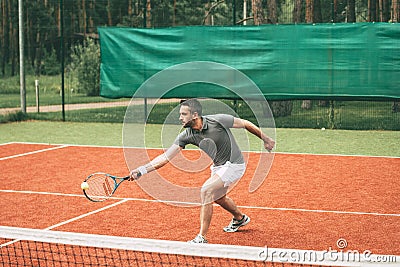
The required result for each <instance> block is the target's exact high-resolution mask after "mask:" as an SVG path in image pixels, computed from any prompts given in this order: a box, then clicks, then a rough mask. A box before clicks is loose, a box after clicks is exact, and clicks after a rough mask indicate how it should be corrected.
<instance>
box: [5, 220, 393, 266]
mask: <svg viewBox="0 0 400 267" xmlns="http://www.w3.org/2000/svg"><path fill="white" fill-rule="evenodd" d="M293 253H296V254H297V255H300V253H304V255H306V257H304V258H301V257H296V258H295V257H293V256H294V254H293ZM307 253H308V254H307ZM321 253H323V252H321V251H306V250H296V251H295V250H288V249H271V248H266V247H248V246H233V245H218V244H188V243H185V242H178V241H166V240H153V239H139V238H129V237H116V236H105V235H93V234H80V233H71V232H59V231H48V230H37V229H26V228H16V227H6V226H0V266H6V267H11V266H35V267H36V266H57V267H64V266H68V267H69V266H74V267H76V266H85V267H87V266H121V267H122V266H124V267H125V266H128V267H130V266H146V267H147V266H210V267H218V266H286V265H290V266H315V265H317V266H365V265H366V264H369V263H371V266H372V265H373V266H376V262H375V264H374V262H370V261H366V259H364V258H360V259H353V261H348V260H347V261H343V260H342V261H340V260H338V259H329V258H327V257H322V256H323V254H321ZM307 257H308V259H307ZM394 259H396V258H394ZM393 263H394V264H395V262H393ZM385 266H386V265H385Z"/></svg>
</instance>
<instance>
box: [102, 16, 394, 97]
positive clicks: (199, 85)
mask: <svg viewBox="0 0 400 267" xmlns="http://www.w3.org/2000/svg"><path fill="white" fill-rule="evenodd" d="M99 34H100V42H101V43H100V44H101V88H100V92H101V95H102V96H103V97H108V98H121V97H129V98H130V97H132V96H135V97H154V98H160V97H161V98H174V97H177V98H180V97H214V98H231V99H233V98H238V96H237V94H236V93H234V91H232V90H231V89H230V88H227V87H224V86H220V85H218V84H213V83H204V82H202V81H204V80H206V77H207V76H209V75H210V74H213V75H219V76H220V77H221V79H226V80H229V79H232V84H235V86H237V88H239V90H240V96H241V97H249V98H251V97H252V96H251V95H249V96H248V95H246V94H247V92H246V85H244V84H243V86H242V87H241V85H240V84H237V83H240V82H241V80H240V79H239V80H235V77H232V76H231V73H230V72H228V73H226V72H224V71H223V70H219V69H218V68H216V69H212V70H209V69H208V70H204V69H198V70H196V69H194V70H193V69H191V70H186V71H185V70H182V69H180V71H181V74H179V73H178V74H177V75H182V76H184V75H186V74H187V73H191V74H190V75H192V76H193V83H185V84H181V85H177V86H175V87H174V88H171V90H167V92H166V93H164V94H163V95H159V90H156V89H155V90H152V89H151V87H148V88H146V90H142V91H141V92H140V94H135V93H136V92H137V90H138V89H139V88H140V86H141V85H142V84H143V83H144V82H145V81H147V80H148V79H149V78H151V77H153V76H154V75H156V74H157V73H160V72H161V71H164V70H166V69H168V68H171V67H173V66H176V65H179V64H183V63H188V62H197V61H199V62H215V63H218V64H223V65H226V66H229V67H230V68H233V69H236V70H238V71H240V72H241V73H243V74H244V75H245V76H247V77H248V78H249V79H250V80H251V81H253V82H254V83H255V85H256V86H258V88H259V89H260V93H261V94H262V95H263V96H264V97H265V98H266V99H269V100H277V99H280V100H284V99H322V98H348V99H352V98H366V99H368V98H382V99H385V98H386V99H390V98H400V79H399V77H400V24H388V23H357V24H321V25H311V24H301V25H263V26H246V27H211V26H194V27H192V26H191V27H176V28H161V29H138V28H115V27H111V28H110V27H102V28H99ZM188 66H191V67H192V66H193V65H191V64H188ZM193 73H195V75H193ZM174 74H175V75H171V78H170V79H171V80H174V79H176V77H177V76H176V73H174ZM196 75H198V79H197V77H196ZM171 84H173V82H171ZM156 86H162V85H156ZM236 92H237V91H236ZM252 93H254V92H252Z"/></svg>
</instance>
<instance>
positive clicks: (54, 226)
mask: <svg viewBox="0 0 400 267" xmlns="http://www.w3.org/2000/svg"><path fill="white" fill-rule="evenodd" d="M127 201H128V199H122V200H120V201H118V202H116V203H113V204H111V205H108V206H105V207H103V208H100V209H97V210H94V211H91V212H88V213H85V214H82V215H80V216H77V217H75V218H72V219H69V220H66V221H63V222H60V223H57V224H54V225H52V226H49V227H47V228H45V229H43V230H51V229H54V228H56V227H60V226H62V225H64V224H68V223H71V222H73V221H76V220H79V219H82V218H85V217H87V216H90V215H93V214H96V213H99V212H101V211H104V210H107V209H110V208H113V207H115V206H118V205H120V204H122V203H125V202H127Z"/></svg>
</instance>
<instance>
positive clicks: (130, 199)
mask: <svg viewBox="0 0 400 267" xmlns="http://www.w3.org/2000/svg"><path fill="white" fill-rule="evenodd" d="M0 193H20V194H37V195H53V196H67V197H84V196H83V195H76V194H64V193H52V192H36V191H17V190H2V189H0ZM110 199H114V200H121V201H124V202H126V201H139V202H151V203H165V204H178V205H190V206H198V205H199V203H192V202H180V201H167V200H165V201H164V200H157V199H145V198H120V197H111V198H110ZM214 206H217V207H218V206H219V205H217V204H214ZM238 207H239V208H242V209H253V210H274V211H296V212H310V213H331V214H348V215H368V216H386V217H400V214H397V213H379V212H363V211H340V210H318V209H302V208H280V207H261V206H240V205H238Z"/></svg>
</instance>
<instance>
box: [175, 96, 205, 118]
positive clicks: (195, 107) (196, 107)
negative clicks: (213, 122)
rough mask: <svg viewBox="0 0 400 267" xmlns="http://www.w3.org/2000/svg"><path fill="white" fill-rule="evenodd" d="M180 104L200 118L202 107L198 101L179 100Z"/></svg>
mask: <svg viewBox="0 0 400 267" xmlns="http://www.w3.org/2000/svg"><path fill="white" fill-rule="evenodd" d="M180 104H181V106H188V107H189V109H190V112H191V113H192V114H193V113H194V112H197V114H198V115H199V116H201V114H202V112H203V107H202V106H201V104H200V102H199V100H197V99H196V98H191V99H186V100H181V102H180Z"/></svg>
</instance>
